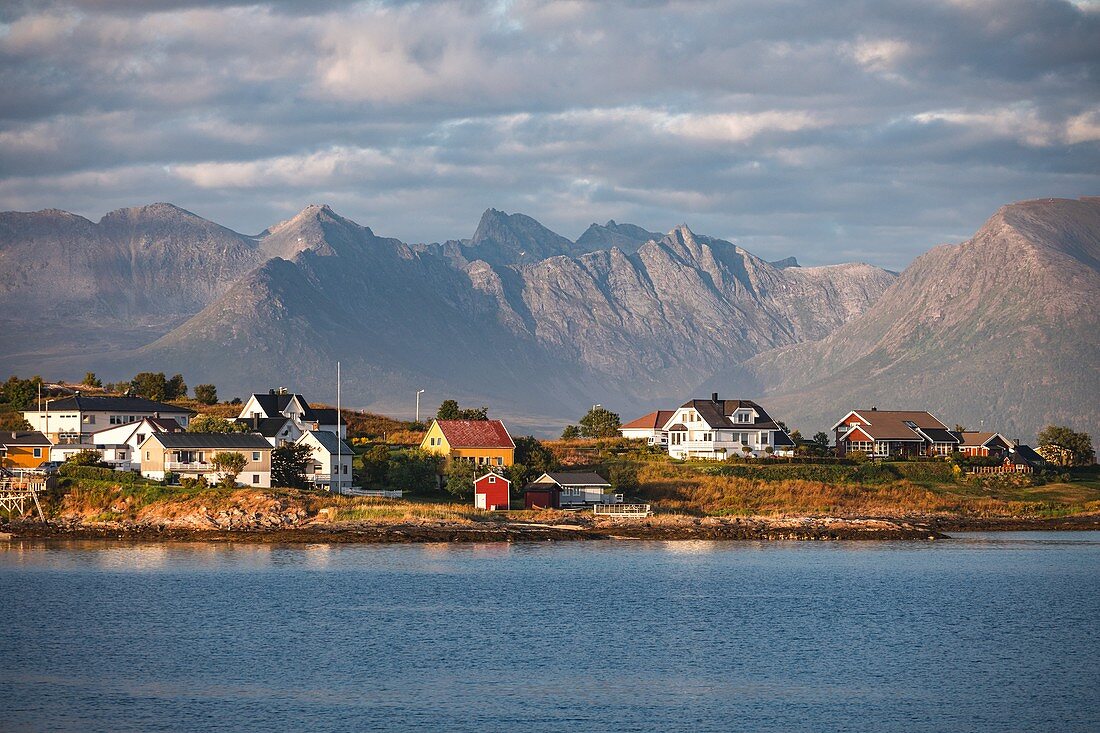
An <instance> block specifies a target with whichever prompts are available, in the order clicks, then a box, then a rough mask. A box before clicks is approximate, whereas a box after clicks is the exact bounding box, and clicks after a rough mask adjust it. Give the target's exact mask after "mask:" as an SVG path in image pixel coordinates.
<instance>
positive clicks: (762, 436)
mask: <svg viewBox="0 0 1100 733" xmlns="http://www.w3.org/2000/svg"><path fill="white" fill-rule="evenodd" d="M767 444H768V434H767V433H760V445H767Z"/></svg>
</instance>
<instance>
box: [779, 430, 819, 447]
mask: <svg viewBox="0 0 1100 733" xmlns="http://www.w3.org/2000/svg"><path fill="white" fill-rule="evenodd" d="M772 442H773V443H775V444H776V445H794V440H792V439H791V436H789V435H787V434H786V433H784V432H783V431H782V430H780V431H778V432H777V433H776V434H775V436H774V438H773V439H772ZM811 442H812V441H811Z"/></svg>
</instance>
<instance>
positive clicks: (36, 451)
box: [34, 448, 42, 458]
mask: <svg viewBox="0 0 1100 733" xmlns="http://www.w3.org/2000/svg"><path fill="white" fill-rule="evenodd" d="M34 457H35V458H41V457H42V449H41V448H35V449H34Z"/></svg>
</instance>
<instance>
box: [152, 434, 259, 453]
mask: <svg viewBox="0 0 1100 733" xmlns="http://www.w3.org/2000/svg"><path fill="white" fill-rule="evenodd" d="M148 440H156V441H158V442H159V443H160V444H161V445H163V446H164V447H165V448H224V449H227V450H232V449H247V450H254V449H256V448H267V449H268V450H270V449H271V443H268V442H267V441H266V440H265V439H264V438H263V436H261V435H255V434H253V433H154V434H152V435H150V436H149V438H148Z"/></svg>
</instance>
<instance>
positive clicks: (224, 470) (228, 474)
mask: <svg viewBox="0 0 1100 733" xmlns="http://www.w3.org/2000/svg"><path fill="white" fill-rule="evenodd" d="M210 463H211V464H212V465H213V466H214V470H215V471H217V473H218V474H219V475H220V476H221V483H222V485H223V486H236V485H237V476H238V475H239V474H240V472H241V471H243V470H244V467H245V464H247V463H248V458H246V457H245V455H244V453H238V452H237V451H224V450H220V451H218V452H217V453H215V454H214V455H213V456H212V457H211V458H210Z"/></svg>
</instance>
